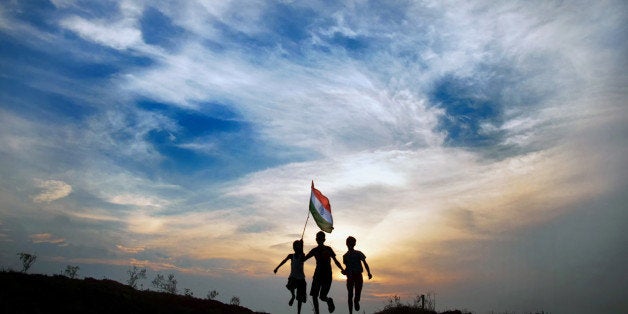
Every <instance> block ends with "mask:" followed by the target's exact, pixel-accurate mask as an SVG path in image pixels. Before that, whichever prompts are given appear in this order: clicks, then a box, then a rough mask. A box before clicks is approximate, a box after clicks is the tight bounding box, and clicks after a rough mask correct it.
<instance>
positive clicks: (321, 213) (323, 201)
mask: <svg viewBox="0 0 628 314" xmlns="http://www.w3.org/2000/svg"><path fill="white" fill-rule="evenodd" d="M310 213H311V214H312V217H314V220H315V221H316V224H317V225H318V227H319V228H321V230H323V231H325V232H327V233H331V231H332V230H333V229H334V220H333V219H332V218H331V205H329V199H328V198H327V197H326V196H325V195H323V193H321V192H320V191H319V190H317V189H315V188H314V181H312V194H311V195H310Z"/></svg>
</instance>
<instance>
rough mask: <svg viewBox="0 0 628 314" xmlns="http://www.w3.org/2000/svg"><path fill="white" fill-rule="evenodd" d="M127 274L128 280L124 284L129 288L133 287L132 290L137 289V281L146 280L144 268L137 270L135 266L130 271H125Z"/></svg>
mask: <svg viewBox="0 0 628 314" xmlns="http://www.w3.org/2000/svg"><path fill="white" fill-rule="evenodd" d="M126 272H127V274H129V280H127V281H126V282H127V283H128V284H129V286H131V287H133V289H137V281H138V280H140V279H146V268H141V269H140V268H138V267H137V266H135V265H134V266H133V268H132V269H129V270H127V271H126Z"/></svg>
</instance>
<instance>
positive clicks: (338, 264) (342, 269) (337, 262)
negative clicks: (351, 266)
mask: <svg viewBox="0 0 628 314" xmlns="http://www.w3.org/2000/svg"><path fill="white" fill-rule="evenodd" d="M331 258H333V259H334V263H336V266H338V268H340V271H341V272H342V273H343V274H344V272H345V269H344V268H342V265H340V262H339V261H338V260H337V259H336V256H335V255H334V256H332V257H331Z"/></svg>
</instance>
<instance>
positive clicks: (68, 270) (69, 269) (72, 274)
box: [63, 265, 80, 279]
mask: <svg viewBox="0 0 628 314" xmlns="http://www.w3.org/2000/svg"><path fill="white" fill-rule="evenodd" d="M79 269H80V267H78V266H70V265H68V266H66V267H65V271H63V274H64V275H65V276H66V277H69V278H72V279H74V278H76V274H77V273H78V271H79Z"/></svg>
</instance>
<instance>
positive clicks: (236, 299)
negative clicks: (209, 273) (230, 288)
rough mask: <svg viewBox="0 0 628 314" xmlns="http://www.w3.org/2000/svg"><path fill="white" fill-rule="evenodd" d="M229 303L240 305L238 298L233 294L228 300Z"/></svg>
mask: <svg viewBox="0 0 628 314" xmlns="http://www.w3.org/2000/svg"><path fill="white" fill-rule="evenodd" d="M229 304H231V305H240V298H238V297H236V296H233V297H231V301H230V302H229Z"/></svg>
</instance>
